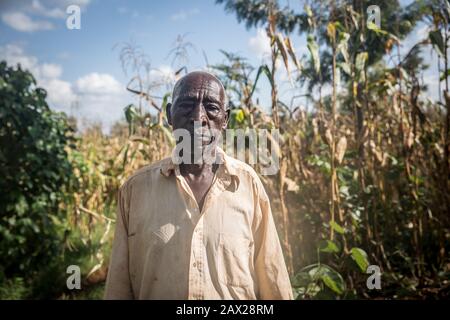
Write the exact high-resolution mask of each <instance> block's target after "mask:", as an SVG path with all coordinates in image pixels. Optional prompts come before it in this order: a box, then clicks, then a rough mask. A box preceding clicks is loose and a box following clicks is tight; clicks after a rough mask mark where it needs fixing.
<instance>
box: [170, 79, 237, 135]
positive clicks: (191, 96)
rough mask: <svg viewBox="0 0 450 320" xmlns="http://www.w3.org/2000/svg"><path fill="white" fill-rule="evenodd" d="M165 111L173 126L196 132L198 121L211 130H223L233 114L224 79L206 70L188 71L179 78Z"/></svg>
mask: <svg viewBox="0 0 450 320" xmlns="http://www.w3.org/2000/svg"><path fill="white" fill-rule="evenodd" d="M166 112H167V119H168V120H169V124H170V125H172V128H173V129H174V130H176V129H180V128H183V129H186V130H188V131H189V132H193V130H194V124H195V123H196V122H198V123H200V124H201V126H202V127H204V128H206V129H209V130H216V131H220V130H224V129H225V128H226V126H227V123H228V119H229V115H230V110H229V108H228V100H227V97H226V94H225V89H224V87H223V85H222V83H221V82H220V80H219V79H218V78H217V77H216V76H214V75H213V74H211V73H209V72H204V71H195V72H191V73H188V74H187V75H185V76H184V77H182V78H181V79H180V80H178V81H177V83H176V84H175V87H174V89H173V95H172V103H168V104H167V108H166Z"/></svg>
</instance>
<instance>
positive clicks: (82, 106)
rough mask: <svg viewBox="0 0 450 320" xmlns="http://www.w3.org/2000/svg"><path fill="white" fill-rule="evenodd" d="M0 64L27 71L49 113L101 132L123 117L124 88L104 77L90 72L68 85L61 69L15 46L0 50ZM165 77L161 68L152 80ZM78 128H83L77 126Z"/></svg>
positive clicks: (167, 71)
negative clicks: (96, 127) (93, 126)
mask: <svg viewBox="0 0 450 320" xmlns="http://www.w3.org/2000/svg"><path fill="white" fill-rule="evenodd" d="M0 60H6V61H7V62H8V64H9V65H17V64H18V63H20V64H21V66H22V68H23V69H27V70H29V71H30V72H31V73H32V74H33V75H34V77H35V78H36V81H37V85H38V86H40V87H42V88H44V89H46V90H47V94H48V96H47V102H48V104H49V106H50V107H51V108H52V109H54V110H58V111H64V112H66V113H67V114H70V115H75V116H76V117H77V118H79V119H83V120H87V122H101V123H102V124H103V129H104V130H105V131H108V130H109V128H110V127H111V125H112V124H113V123H114V122H115V121H117V120H119V119H121V118H122V117H123V108H124V107H125V106H126V105H127V104H128V103H129V102H130V98H129V95H128V94H127V92H126V89H125V86H124V85H122V84H121V83H120V82H119V81H118V80H117V79H116V78H114V76H112V75H110V74H107V73H97V72H92V73H89V74H87V75H84V76H82V77H79V78H78V79H77V80H76V81H75V82H74V83H71V82H68V81H65V80H62V79H61V76H62V74H63V68H62V66H60V65H58V64H54V63H40V62H39V61H38V59H37V58H36V57H34V56H31V55H27V54H26V53H25V51H24V49H23V48H22V47H20V46H18V45H15V44H7V45H5V46H0ZM169 68H170V67H169ZM168 74H170V70H169V69H167V68H165V67H163V68H161V72H160V73H157V74H155V77H156V76H160V77H161V78H160V79H164V78H165V77H169V75H168ZM75 106H76V108H75ZM80 127H81V128H82V127H83V125H82V124H81V123H80Z"/></svg>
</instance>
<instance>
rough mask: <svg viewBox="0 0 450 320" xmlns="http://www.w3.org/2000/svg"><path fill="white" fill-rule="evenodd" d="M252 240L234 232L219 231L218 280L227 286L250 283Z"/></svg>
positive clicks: (242, 285) (243, 285)
mask: <svg viewBox="0 0 450 320" xmlns="http://www.w3.org/2000/svg"><path fill="white" fill-rule="evenodd" d="M252 246H253V241H251V240H249V239H247V238H245V237H242V236H238V235H235V234H227V233H220V234H219V248H218V255H217V272H218V279H219V282H221V283H222V284H225V285H228V286H235V287H247V286H250V285H251V284H252V275H251V271H250V270H251V265H252Z"/></svg>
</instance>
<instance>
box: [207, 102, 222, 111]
mask: <svg viewBox="0 0 450 320" xmlns="http://www.w3.org/2000/svg"><path fill="white" fill-rule="evenodd" d="M206 110H208V111H212V112H217V111H219V107H218V106H217V105H215V104H211V103H209V104H207V105H206Z"/></svg>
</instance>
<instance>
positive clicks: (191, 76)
mask: <svg viewBox="0 0 450 320" xmlns="http://www.w3.org/2000/svg"><path fill="white" fill-rule="evenodd" d="M199 83H203V84H204V85H206V84H207V85H208V86H209V87H210V89H213V90H214V91H216V92H217V93H218V94H219V96H220V98H221V100H222V101H221V102H222V104H223V107H224V109H225V110H227V109H228V99H227V96H226V93H225V88H224V86H223V84H222V82H221V81H220V80H219V78H217V77H216V76H215V75H213V74H212V73H209V72H206V71H193V72H189V73H188V74H186V75H184V76H183V77H182V78H180V79H179V80H178V81H177V82H176V83H175V86H174V88H173V93H172V103H173V104H175V102H176V100H177V98H179V97H180V95H183V94H185V93H186V91H191V92H189V94H193V92H192V91H193V90H195V89H199V88H200V87H198V86H197V85H198V84H199ZM190 87H192V89H191V88H190ZM195 87H197V88H195ZM189 89H190V90H189Z"/></svg>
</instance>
